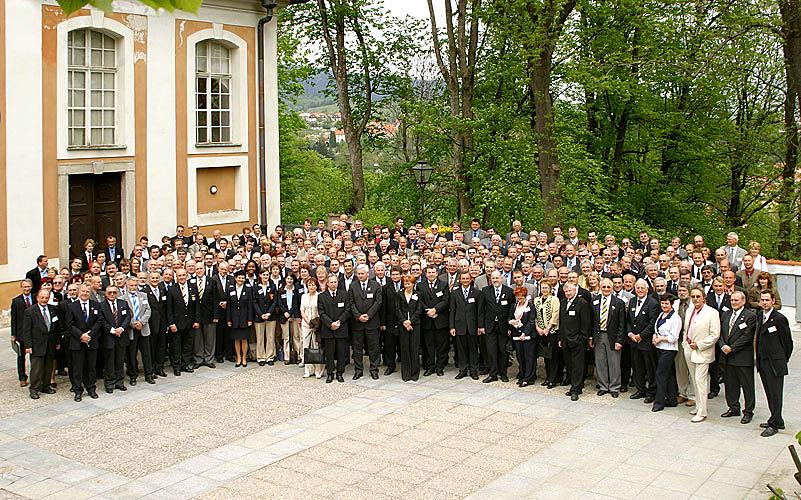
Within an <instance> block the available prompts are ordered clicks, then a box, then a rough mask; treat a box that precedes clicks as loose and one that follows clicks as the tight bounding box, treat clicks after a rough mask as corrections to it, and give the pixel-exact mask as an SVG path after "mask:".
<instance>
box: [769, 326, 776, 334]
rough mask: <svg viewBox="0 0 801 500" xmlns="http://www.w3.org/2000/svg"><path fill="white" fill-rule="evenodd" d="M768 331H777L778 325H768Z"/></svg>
mask: <svg viewBox="0 0 801 500" xmlns="http://www.w3.org/2000/svg"><path fill="white" fill-rule="evenodd" d="M768 331H769V332H770V333H776V327H775V326H769V327H768Z"/></svg>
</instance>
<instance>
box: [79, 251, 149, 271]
mask: <svg viewBox="0 0 801 500" xmlns="http://www.w3.org/2000/svg"><path fill="white" fill-rule="evenodd" d="M80 258H81V271H83V272H87V271H89V258H88V257H87V256H86V251H83V252H81V255H80ZM96 259H97V254H96V253H95V252H94V251H93V252H92V262H94V261H95V260H96ZM142 267H144V266H142Z"/></svg>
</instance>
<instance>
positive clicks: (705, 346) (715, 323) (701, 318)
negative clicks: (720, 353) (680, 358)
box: [684, 305, 720, 363]
mask: <svg viewBox="0 0 801 500" xmlns="http://www.w3.org/2000/svg"><path fill="white" fill-rule="evenodd" d="M692 307H693V306H690V308H688V309H687V312H686V313H685V318H684V342H685V343H687V344H689V342H688V340H692V341H693V342H695V343H696V344H698V349H695V350H692V354H691V355H690V361H692V362H693V363H711V362H713V361H715V349H714V346H715V344H716V343H717V341H718V339H719V338H720V315H719V314H718V312H717V311H716V310H715V309H714V308H713V307H710V306H708V305H704V306H703V307H702V308H701V311H700V312H698V313H696V314H695V315H694V316H695V317H693V310H694V309H693V308H692ZM691 319H692V320H693V321H692V325H690V320H691Z"/></svg>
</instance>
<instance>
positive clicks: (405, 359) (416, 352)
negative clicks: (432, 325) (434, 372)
mask: <svg viewBox="0 0 801 500" xmlns="http://www.w3.org/2000/svg"><path fill="white" fill-rule="evenodd" d="M398 347H399V348H400V358H401V378H402V379H403V381H404V382H406V381H407V380H417V379H418V378H419V377H420V328H419V327H414V328H412V330H411V331H408V330H406V328H404V327H402V326H401V327H399V328H398Z"/></svg>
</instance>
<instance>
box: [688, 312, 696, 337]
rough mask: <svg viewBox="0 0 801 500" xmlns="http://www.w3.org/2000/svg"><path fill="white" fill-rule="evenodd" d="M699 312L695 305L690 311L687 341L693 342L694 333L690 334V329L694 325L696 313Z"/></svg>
mask: <svg viewBox="0 0 801 500" xmlns="http://www.w3.org/2000/svg"><path fill="white" fill-rule="evenodd" d="M696 312H698V309H696V308H695V307H693V312H691V313H690V320H689V321H688V322H687V342H692V340H693V339H692V335H690V329H691V328H692V327H693V320H694V319H695V313H696Z"/></svg>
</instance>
